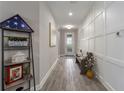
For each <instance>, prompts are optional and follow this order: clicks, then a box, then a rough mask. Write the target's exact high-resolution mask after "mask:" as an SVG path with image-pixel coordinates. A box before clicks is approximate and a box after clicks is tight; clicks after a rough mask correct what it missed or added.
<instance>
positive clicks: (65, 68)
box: [41, 57, 106, 91]
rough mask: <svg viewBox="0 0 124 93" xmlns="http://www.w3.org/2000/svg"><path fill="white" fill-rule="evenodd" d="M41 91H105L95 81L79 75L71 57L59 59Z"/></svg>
mask: <svg viewBox="0 0 124 93" xmlns="http://www.w3.org/2000/svg"><path fill="white" fill-rule="evenodd" d="M41 90H42V91H106V89H105V88H104V86H103V85H102V84H101V83H100V82H99V81H98V80H96V79H94V80H90V79H88V78H87V77H85V76H82V75H80V70H79V67H78V65H77V64H76V63H75V59H74V58H73V57H60V59H59V61H58V63H57V65H56V67H55V68H54V70H53V72H52V73H51V74H50V76H49V78H48V80H47V81H46V83H45V84H44V86H43V88H42V89H41Z"/></svg>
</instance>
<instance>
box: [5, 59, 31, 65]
mask: <svg viewBox="0 0 124 93" xmlns="http://www.w3.org/2000/svg"><path fill="white" fill-rule="evenodd" d="M30 62H31V60H26V61H23V62H19V63H12V62H6V63H5V64H4V66H11V65H17V64H25V63H30Z"/></svg>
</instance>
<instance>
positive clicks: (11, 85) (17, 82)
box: [5, 76, 33, 89]
mask: <svg viewBox="0 0 124 93" xmlns="http://www.w3.org/2000/svg"><path fill="white" fill-rule="evenodd" d="M32 79H33V77H32V76H31V77H30V78H28V79H25V78H24V79H21V80H18V81H15V82H13V83H11V84H8V85H6V84H5V89H9V88H12V87H14V86H17V85H20V84H23V83H25V82H28V81H29V80H32Z"/></svg>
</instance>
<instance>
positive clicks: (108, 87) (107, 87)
mask: <svg viewBox="0 0 124 93" xmlns="http://www.w3.org/2000/svg"><path fill="white" fill-rule="evenodd" d="M96 75H97V76H96V78H97V79H98V80H99V81H100V82H101V83H102V84H103V86H104V87H105V88H106V89H107V90H108V91H116V90H115V89H114V88H113V87H112V86H111V85H110V84H109V83H108V82H106V81H105V80H104V79H103V77H102V76H100V75H98V74H96Z"/></svg>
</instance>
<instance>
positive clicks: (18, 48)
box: [4, 46, 28, 50]
mask: <svg viewBox="0 0 124 93" xmlns="http://www.w3.org/2000/svg"><path fill="white" fill-rule="evenodd" d="M26 49H28V46H14V47H5V48H4V50H26Z"/></svg>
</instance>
